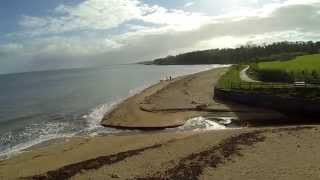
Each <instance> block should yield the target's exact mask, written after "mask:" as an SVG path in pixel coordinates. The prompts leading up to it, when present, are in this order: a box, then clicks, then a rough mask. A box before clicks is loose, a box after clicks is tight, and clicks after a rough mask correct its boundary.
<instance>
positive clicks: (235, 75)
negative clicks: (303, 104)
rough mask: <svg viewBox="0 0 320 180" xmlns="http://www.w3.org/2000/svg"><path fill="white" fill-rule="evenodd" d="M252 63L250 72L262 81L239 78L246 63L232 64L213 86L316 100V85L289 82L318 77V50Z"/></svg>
mask: <svg viewBox="0 0 320 180" xmlns="http://www.w3.org/2000/svg"><path fill="white" fill-rule="evenodd" d="M252 66H253V65H251V71H252V72H251V73H250V74H252V76H253V77H254V78H256V79H259V80H262V82H259V83H246V82H243V81H242V80H241V79H240V71H241V70H242V69H244V68H245V67H246V65H234V66H232V67H231V68H230V70H229V71H228V72H227V73H226V74H224V75H223V76H222V77H221V78H220V80H219V82H218V86H217V88H220V89H224V90H230V91H244V92H248V93H259V92H264V93H267V94H273V95H275V96H281V97H285V98H301V99H306V100H316V101H320V88H319V86H308V87H296V86H294V84H293V83H292V82H294V81H296V80H306V81H313V82H314V81H319V79H320V54H316V55H307V56H301V57H297V58H296V59H294V60H290V61H274V62H266V63H259V64H255V66H256V67H254V68H252ZM253 71H255V72H253Z"/></svg>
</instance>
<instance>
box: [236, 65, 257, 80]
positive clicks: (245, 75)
mask: <svg viewBox="0 0 320 180" xmlns="http://www.w3.org/2000/svg"><path fill="white" fill-rule="evenodd" d="M249 68H250V66H247V67H246V68H244V69H243V70H242V71H241V72H240V79H241V80H242V81H245V82H251V83H255V82H260V81H256V80H253V79H251V78H250V77H249V76H248V75H247V71H248V69H249Z"/></svg>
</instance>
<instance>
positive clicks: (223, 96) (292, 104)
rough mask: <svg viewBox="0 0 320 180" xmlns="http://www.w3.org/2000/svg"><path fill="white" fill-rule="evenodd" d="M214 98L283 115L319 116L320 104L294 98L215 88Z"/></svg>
mask: <svg viewBox="0 0 320 180" xmlns="http://www.w3.org/2000/svg"><path fill="white" fill-rule="evenodd" d="M214 98H216V99H219V100H226V101H233V102H237V103H241V104H246V105H251V106H259V107H264V108H269V109H274V110H278V111H280V112H283V113H290V114H296V115H303V116H305V115H306V116H313V117H318V115H319V114H320V102H315V101H308V100H304V99H295V98H283V97H279V96H275V95H271V94H266V93H263V92H250V91H248V92H245V91H236V90H224V89H219V88H215V89H214Z"/></svg>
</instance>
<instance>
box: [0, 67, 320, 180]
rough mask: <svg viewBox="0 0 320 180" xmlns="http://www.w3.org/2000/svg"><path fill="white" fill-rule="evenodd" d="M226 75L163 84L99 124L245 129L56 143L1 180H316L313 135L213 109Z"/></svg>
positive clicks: (13, 164)
mask: <svg viewBox="0 0 320 180" xmlns="http://www.w3.org/2000/svg"><path fill="white" fill-rule="evenodd" d="M226 70H227V68H221V69H213V70H209V71H205V72H201V73H197V74H192V75H187V76H183V77H178V78H176V79H174V80H172V81H162V82H160V83H159V84H156V85H154V86H152V87H150V88H147V89H146V90H144V91H142V92H141V93H139V94H137V95H135V96H133V97H130V98H128V99H127V100H125V101H124V102H123V103H121V104H120V105H119V106H117V107H116V108H115V109H114V110H113V111H111V112H110V113H109V114H107V115H106V116H105V118H104V119H103V121H102V124H103V125H104V126H109V127H120V128H129V129H130V128H140V129H149V130H150V129H158V128H166V127H176V126H180V125H183V124H184V123H185V122H186V121H187V120H188V119H190V118H192V117H198V116H204V117H207V118H208V119H210V118H211V119H217V118H219V117H232V118H233V120H234V121H238V122H240V123H239V124H242V125H243V124H248V125H249V127H247V126H245V127H242V128H233V129H232V128H231V129H226V130H211V131H208V130H198V131H183V132H179V131H173V132H166V131H161V130H157V131H140V132H136V133H127V134H120V135H108V136H97V137H78V138H68V139H63V140H61V141H58V142H57V143H52V144H49V145H47V146H42V147H34V148H32V149H31V150H29V151H28V152H25V153H22V154H20V155H17V156H14V157H12V158H10V159H7V160H3V161H0V179H21V178H22V179H124V180H126V179H129V180H130V179H136V180H149V179H154V180H156V179H157V180H161V179H163V180H167V179H168V180H171V179H173V180H175V179H177V180H180V179H181V180H184V179H191V180H197V179H208V180H212V179H237V180H238V179H243V180H246V179H266V180H269V179H319V177H320V173H319V172H320V171H319V164H318V163H319V162H320V153H319V152H320V151H319V150H320V146H319V145H318V144H319V143H318V139H319V138H320V133H319V130H320V127H319V126H318V125H294V126H288V125H285V124H281V125H278V126H275V125H269V126H268V127H259V128H258V127H254V126H253V125H252V126H250V122H252V121H254V122H261V123H263V122H276V121H280V120H282V119H285V118H287V117H285V116H284V115H282V114H280V113H277V112H274V111H271V110H266V109H259V108H252V107H247V106H243V105H238V104H234V103H230V102H228V103H226V102H217V101H215V100H214V98H213V97H212V94H213V87H214V85H215V84H216V83H217V80H218V78H219V77H220V76H221V75H222V74H223V73H224V72H226ZM243 122H244V123H243ZM253 124H254V123H253ZM270 124H272V123H270Z"/></svg>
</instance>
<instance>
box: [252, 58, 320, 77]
mask: <svg viewBox="0 0 320 180" xmlns="http://www.w3.org/2000/svg"><path fill="white" fill-rule="evenodd" d="M251 67H252V69H251V70H252V74H254V76H255V77H257V78H258V79H259V80H262V81H267V82H294V81H306V82H310V81H311V82H314V81H316V82H319V79H320V54H314V55H306V56H299V57H297V58H295V59H293V60H290V61H273V62H263V63H258V64H253V65H251Z"/></svg>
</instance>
